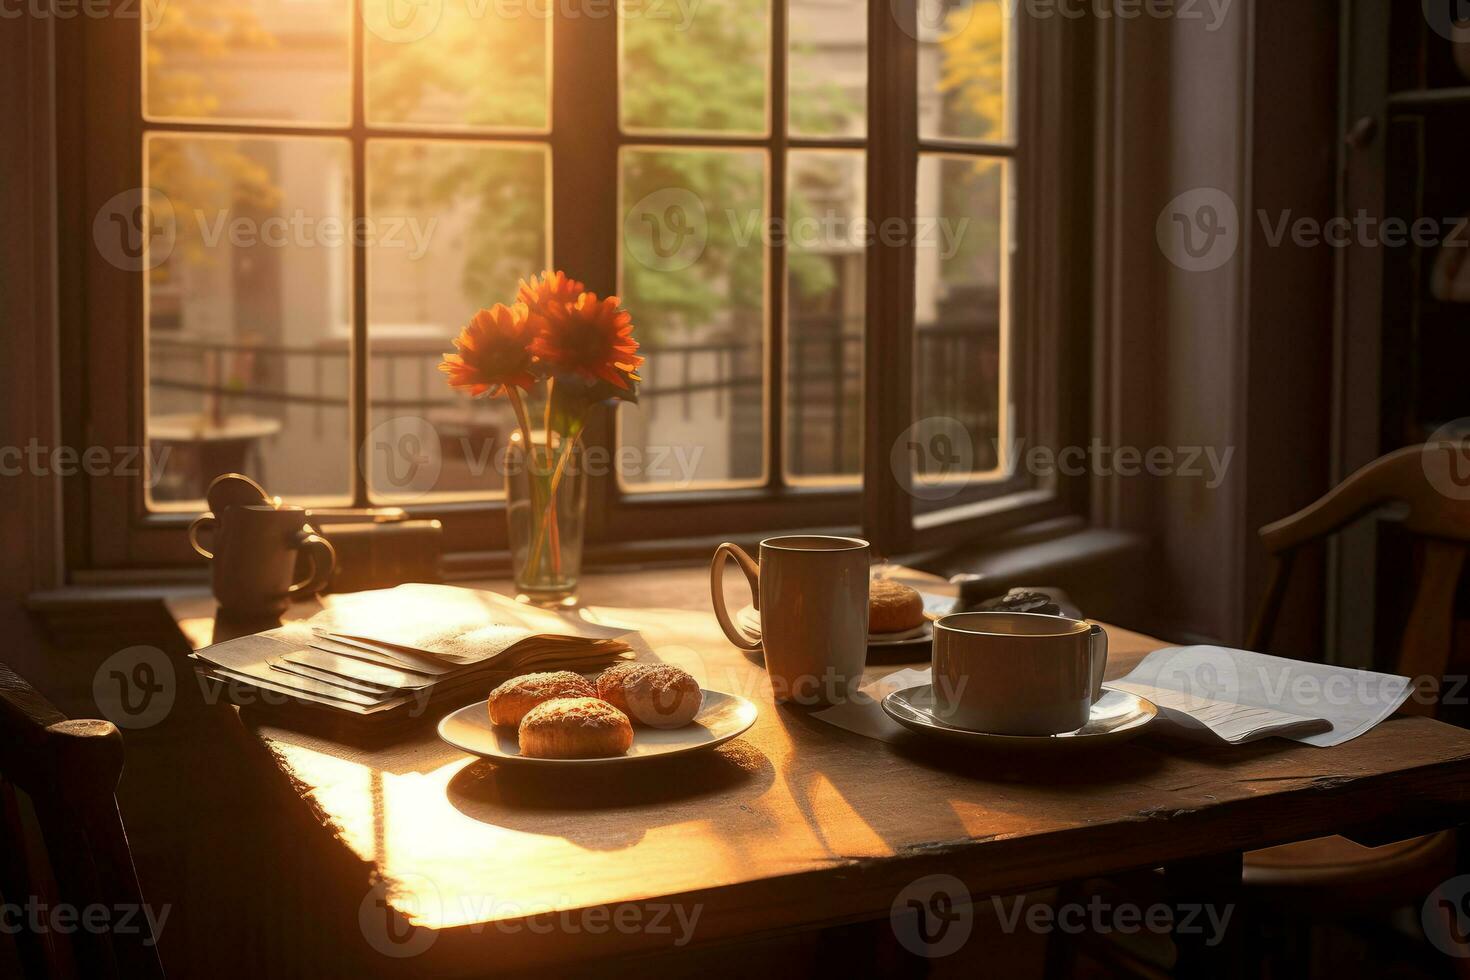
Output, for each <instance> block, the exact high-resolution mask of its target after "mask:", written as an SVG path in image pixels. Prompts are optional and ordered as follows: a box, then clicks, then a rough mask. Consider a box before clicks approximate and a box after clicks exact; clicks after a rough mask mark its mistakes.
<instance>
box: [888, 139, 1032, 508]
mask: <svg viewBox="0 0 1470 980" xmlns="http://www.w3.org/2000/svg"><path fill="white" fill-rule="evenodd" d="M1008 166H1009V165H1008V163H1007V162H1006V161H1004V160H997V159H988V158H974V157H953V156H936V155H928V154H926V155H924V156H922V157H920V159H919V181H918V210H917V214H918V215H919V221H918V224H917V226H916V227H915V230H914V231H915V244H916V248H915V261H916V263H917V266H916V269H915V293H916V305H915V311H914V330H915V334H914V410H915V413H916V414H915V420H916V421H915V427H914V430H913V432H912V436H913V438H912V439H911V440H910V446H909V451H910V453H911V459H912V460H913V461H914V474H915V481H916V483H917V484H918V485H919V487H920V488H922V487H923V486H924V485H925V484H933V483H937V482H942V481H943V480H945V479H946V478H947V477H950V476H954V475H956V474H964V473H985V472H989V471H993V470H995V469H996V467H997V466H998V465H999V457H1000V439H1001V434H1002V433H1003V432H1005V422H1004V419H1005V409H1004V406H1005V404H1006V400H1007V394H1008V393H1007V391H1006V371H1005V357H1006V331H1007V326H1006V308H1007V307H1006V304H1007V292H1008V287H1007V276H1008V270H1009V267H1010V261H1009V252H1010V248H1011V245H1010V228H1009V221H1008V220H1007V217H1006V215H1007V212H1008V210H1009V208H1008V205H1007V203H1006V201H1007V195H1008V193H1009V191H1008V189H1007V186H1006V185H1007V180H1008V177H1007V173H1006V171H1007V168H1008ZM921 495H922V494H921Z"/></svg>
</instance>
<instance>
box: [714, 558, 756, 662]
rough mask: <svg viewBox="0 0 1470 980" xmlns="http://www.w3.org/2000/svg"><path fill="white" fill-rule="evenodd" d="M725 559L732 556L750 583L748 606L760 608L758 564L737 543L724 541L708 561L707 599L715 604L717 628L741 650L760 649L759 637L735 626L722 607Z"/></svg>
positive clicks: (723, 602) (727, 612)
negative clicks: (749, 602)
mask: <svg viewBox="0 0 1470 980" xmlns="http://www.w3.org/2000/svg"><path fill="white" fill-rule="evenodd" d="M727 558H734V559H735V560H736V561H737V562H739V563H740V570H741V571H742V572H744V573H745V580H746V581H747V582H749V583H750V594H751V597H752V598H751V605H753V606H754V607H755V608H756V609H760V607H761V571H760V566H759V565H757V564H756V563H755V561H754V560H753V559H752V558H751V557H750V556H749V555H747V554H746V553H745V552H744V551H743V550H742V549H741V548H740V546H739V545H736V544H731V543H730V542H729V541H726V542H725V543H724V544H722V545H720V546H719V547H718V548H716V549H715V556H714V558H713V559H711V560H710V563H709V591H710V601H711V602H713V603H714V607H715V618H716V619H718V620H719V621H720V628H721V629H723V630H724V631H725V635H726V636H728V637H729V638H730V642H731V643H733V644H735V645H736V646H737V647H739V648H740V649H742V650H759V649H760V646H761V641H760V638H759V637H753V636H751V635H750V634H749V633H747V632H745V630H743V629H741V628H740V627H739V626H737V625H736V624H735V622H734V621H733V620H731V619H730V613H729V611H728V610H726V609H725V560H726V559H727Z"/></svg>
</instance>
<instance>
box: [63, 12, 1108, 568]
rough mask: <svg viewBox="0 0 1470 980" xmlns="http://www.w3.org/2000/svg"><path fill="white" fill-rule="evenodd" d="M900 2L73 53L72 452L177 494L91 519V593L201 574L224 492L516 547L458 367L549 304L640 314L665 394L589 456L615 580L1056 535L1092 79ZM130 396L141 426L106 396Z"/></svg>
mask: <svg viewBox="0 0 1470 980" xmlns="http://www.w3.org/2000/svg"><path fill="white" fill-rule="evenodd" d="M872 2H873V6H872V7H871V8H870V7H869V5H868V4H867V3H864V2H861V0H703V2H701V3H699V4H680V3H675V2H673V0H619V6H618V8H617V9H618V10H619V11H620V15H619V16H613V15H612V11H613V9H614V8H613V6H612V3H613V0H558V2H550V0H523V2H522V0H510V2H491V0H430V2H428V3H423V4H409V3H405V2H403V0H357V2H351V0H228V2H221V0H169V2H168V3H167V4H159V5H158V6H157V8H156V9H152V10H151V13H150V16H148V17H145V18H142V20H141V22H140V21H137V20H121V19H113V20H107V21H90V22H89V23H86V24H78V25H77V26H76V28H75V31H76V32H77V33H76V34H75V35H73V40H72V42H71V43H75V44H77V45H80V46H81V49H82V50H83V51H85V52H87V53H88V54H89V56H90V57H91V58H92V60H91V61H90V63H92V64H94V65H95V66H96V67H94V68H93V69H92V70H91V71H89V72H88V73H87V74H86V76H85V79H84V85H83V86H81V88H80V89H79V90H78V91H75V92H70V93H63V98H69V99H70V100H72V102H73V104H81V103H82V102H83V101H85V102H86V103H87V104H88V105H89V106H93V105H95V106H98V107H101V108H103V109H104V110H105V111H102V112H95V113H89V115H88V122H87V124H86V125H87V129H86V131H85V132H77V133H73V134H70V135H71V136H72V137H73V138H75V139H77V140H78V141H82V140H84V141H85V142H86V144H87V145H88V146H99V147H106V148H108V150H109V153H108V154H107V157H106V160H107V162H106V163H101V162H99V160H97V159H91V160H79V161H77V163H76V164H75V173H74V175H73V176H74V179H75V184H76V186H78V187H80V188H82V191H81V193H80V197H81V199H83V200H85V201H86V202H87V204H88V205H89V206H90V207H91V209H92V212H93V213H95V214H96V215H97V216H98V217H97V221H96V222H95V225H94V229H93V230H94V238H95V244H96V247H95V249H91V250H89V252H88V255H87V256H86V259H87V261H86V262H85V263H83V264H82V268H83V269H84V272H83V276H84V277H85V279H86V280H87V283H88V285H89V288H90V289H91V290H92V291H93V292H92V294H93V295H97V296H99V297H102V298H103V300H104V301H103V302H101V303H98V304H94V305H92V306H89V307H88V308H87V309H76V310H74V313H75V315H76V318H77V322H78V323H79V324H83V325H85V327H86V329H87V331H88V332H87V333H86V336H88V337H96V338H97V339H96V341H95V342H94V343H93V344H91V345H90V347H89V349H88V350H87V351H86V353H85V355H84V358H83V363H82V365H81V366H82V367H84V368H85V370H86V371H87V372H89V377H90V378H92V379H93V381H94V382H100V383H94V384H93V385H92V386H91V388H90V391H91V394H90V396H89V400H88V402H87V404H86V405H84V406H81V407H79V409H78V410H77V413H78V415H79V416H82V417H83V421H82V422H81V423H80V424H86V425H90V426H91V427H92V429H93V431H94V432H95V433H97V436H98V438H102V437H103V435H104V434H107V435H108V437H110V438H113V439H115V440H116V442H117V444H119V445H123V444H128V443H129V442H130V441H133V442H134V444H136V441H137V440H140V439H145V440H146V444H147V446H148V456H149V458H150V459H152V460H153V461H154V463H155V464H160V463H161V464H162V465H154V466H153V467H152V469H151V472H150V473H149V475H148V477H147V478H146V479H144V480H140V481H139V482H140V486H139V487H138V488H137V489H136V492H135V494H133V495H132V497H131V498H130V499H128V500H121V499H116V498H115V497H114V496H113V495H103V494H98V495H97V496H96V497H95V498H93V499H90V500H87V501H84V502H83V503H82V504H81V505H82V506H84V507H85V508H86V509H87V512H88V515H89V517H90V523H91V528H92V533H91V534H90V535H88V537H87V539H86V541H85V542H84V545H83V548H82V551H84V552H86V558H87V560H89V561H90V562H91V563H95V564H100V565H107V564H124V563H133V562H139V561H145V562H146V561H167V560H171V559H174V558H177V557H178V556H180V555H182V554H183V552H182V544H181V536H180V535H179V533H178V528H179V524H180V520H181V516H182V512H188V511H192V510H197V509H199V507H200V506H201V505H200V498H201V496H202V493H203V489H204V486H205V485H206V484H207V481H208V479H209V478H210V477H211V476H212V475H213V474H215V473H218V472H221V471H224V470H229V469H236V470H242V471H244V472H247V473H251V474H252V475H255V476H256V477H257V478H258V479H260V480H261V482H262V483H263V484H264V485H265V486H266V487H267V488H268V489H269V490H270V491H271V492H272V493H276V494H280V495H282V496H285V497H288V498H291V499H293V500H298V501H301V502H306V503H308V504H312V505H316V506H330V505H339V506H340V505H354V506H368V505H375V504H401V505H403V506H406V507H409V508H410V509H411V510H413V511H416V512H423V513H426V514H433V515H435V516H439V517H441V518H442V519H444V520H445V521H446V524H447V526H448V528H449V532H450V538H451V542H452V546H453V547H457V548H463V549H466V550H488V549H495V548H498V547H501V546H503V540H504V538H503V535H504V529H503V527H502V526H501V525H502V523H503V522H500V521H498V520H496V519H493V518H491V517H488V516H487V510H489V511H493V510H495V509H496V508H497V506H498V505H497V503H496V500H497V498H498V497H500V496H501V495H502V494H501V488H500V487H501V483H500V479H499V477H498V475H497V472H496V468H495V466H494V464H493V460H494V457H495V451H496V448H497V446H503V445H504V443H505V439H506V437H507V436H508V434H509V433H510V431H511V430H512V428H513V423H512V420H511V418H510V413H509V411H508V408H507V407H506V405H505V403H504V401H503V400H499V401H483V400H476V401H473V402H472V401H469V400H466V399H464V398H462V397H460V396H458V395H456V394H453V393H451V392H450V391H448V389H447V388H445V387H444V386H443V384H442V382H441V379H440V376H439V375H438V373H437V372H436V371H435V370H434V367H435V364H436V362H437V360H438V358H439V356H440V354H441V353H442V352H443V351H444V350H445V349H447V346H448V341H449V338H450V337H452V335H453V334H454V332H455V331H456V330H457V329H458V328H459V327H460V326H461V325H462V323H463V322H464V321H465V320H467V319H468V316H469V315H470V314H471V313H472V312H473V311H474V310H475V309H477V308H479V307H480V306H485V305H489V304H490V303H492V302H495V301H497V300H503V299H507V298H509V296H510V294H511V293H512V292H513V288H514V283H515V280H516V278H517V277H519V276H522V275H527V274H530V273H531V272H533V271H535V270H539V269H540V268H542V267H543V266H547V265H552V266H555V267H560V268H565V269H567V270H568V271H569V272H571V273H573V274H574V275H576V276H578V277H580V278H583V279H585V280H586V281H587V282H588V285H589V288H592V289H595V290H597V291H599V292H602V293H608V292H613V291H616V292H617V293H618V294H619V295H620V296H622V297H623V300H624V303H625V305H626V306H627V307H628V308H629V309H631V310H632V311H633V313H634V316H635V322H636V323H637V325H638V330H639V337H640V340H641V341H642V343H643V345H644V348H645V350H644V353H645V354H647V356H648V361H647V364H646V365H645V370H644V379H645V381H644V386H643V390H642V398H641V401H640V404H638V405H624V406H621V407H620V408H619V410H618V412H617V413H616V416H615V417H613V418H611V419H610V420H609V421H608V423H607V424H604V425H597V426H594V427H593V429H592V430H591V431H589V433H588V440H589V443H590V444H592V445H601V446H604V447H606V449H607V450H608V455H607V457H606V458H607V459H608V460H609V466H608V469H607V472H605V473H603V474H600V475H597V474H594V480H593V485H592V493H591V494H590V499H591V500H592V501H593V505H592V506H593V513H592V514H591V519H590V525H589V526H590V529H591V534H592V541H593V543H594V545H595V544H596V542H598V541H601V542H604V543H610V544H611V543H616V542H618V541H631V540H646V539H648V538H650V537H659V538H677V537H693V536H700V535H713V534H717V533H719V534H728V533H741V532H758V531H762V530H767V529H775V528H780V527H817V526H828V527H835V526H841V527H855V526H859V525H862V526H864V527H865V528H866V529H867V530H868V532H869V533H870V534H872V535H875V536H876V537H877V538H878V539H879V541H880V547H884V548H885V549H887V550H896V549H898V548H902V547H909V546H914V545H918V544H923V543H924V541H925V535H926V534H928V533H930V532H931V531H934V530H936V529H940V530H943V529H946V528H948V529H950V530H952V529H953V528H954V527H955V526H956V522H959V525H960V526H968V525H967V524H966V523H965V522H968V521H972V520H975V519H981V518H984V519H987V520H993V519H994V516H995V515H997V514H1000V513H1003V512H1004V513H1006V514H1010V515H1012V516H1016V515H1024V514H1033V515H1034V513H1035V512H1036V511H1035V510H1034V507H1035V506H1036V505H1046V506H1058V505H1059V504H1060V502H1061V495H1059V493H1058V492H1057V491H1058V488H1057V485H1056V484H1055V482H1054V481H1051V480H1050V479H1049V478H1046V477H1039V476H1036V475H1027V474H1024V473H1019V472H1018V471H1017V467H1016V465H1015V464H1016V462H1017V459H1018V453H1017V452H1016V450H1017V448H1018V447H1019V446H1020V445H1022V444H1023V443H1024V441H1025V439H1026V438H1028V437H1029V438H1031V439H1033V440H1042V439H1045V438H1047V436H1048V434H1049V432H1050V431H1052V430H1054V429H1055V426H1056V424H1057V422H1058V420H1059V419H1060V418H1061V417H1062V415H1063V414H1064V413H1062V412H1060V411H1058V410H1057V409H1056V408H1055V407H1054V405H1055V402H1056V401H1057V398H1058V394H1057V393H1058V391H1059V389H1060V388H1061V387H1062V385H1063V384H1064V379H1065V378H1066V376H1067V368H1066V365H1065V363H1064V358H1063V357H1061V356H1059V345H1058V341H1057V339H1056V336H1057V334H1056V324H1057V323H1058V322H1060V320H1061V318H1062V310H1063V305H1064V304H1063V302H1062V300H1060V299H1058V298H1057V297H1058V296H1064V293H1065V291H1064V290H1062V289H1061V288H1060V287H1059V285H1058V284H1059V282H1060V272H1059V270H1061V269H1064V268H1066V266H1065V264H1064V263H1063V262H1061V261H1060V260H1059V258H1058V255H1059V253H1060V245H1059V244H1058V242H1060V240H1061V237H1062V236H1060V235H1054V236H1053V237H1050V238H1048V237H1045V236H1046V233H1047V228H1048V225H1047V224H1046V222H1048V221H1049V222H1052V223H1053V224H1052V225H1051V226H1050V227H1051V228H1052V229H1053V230H1055V229H1056V228H1059V227H1060V217H1059V212H1060V209H1059V202H1061V203H1065V201H1066V200H1067V199H1068V198H1067V196H1066V195H1067V194H1069V193H1070V192H1071V190H1070V187H1071V185H1070V184H1069V183H1068V180H1067V173H1066V172H1065V171H1064V170H1063V168H1062V166H1061V164H1060V162H1059V161H1061V160H1063V159H1064V157H1062V156H1061V155H1060V154H1061V152H1062V150H1061V148H1062V147H1063V146H1065V145H1067V144H1066V138H1067V137H1066V133H1067V130H1066V129H1065V128H1064V127H1062V126H1061V122H1062V121H1063V120H1065V119H1067V118H1070V114H1069V113H1068V112H1067V111H1065V108H1066V107H1065V102H1066V97H1067V92H1068V90H1067V88H1066V83H1067V81H1068V79H1069V78H1070V77H1072V72H1073V69H1072V68H1068V67H1067V66H1066V65H1065V64H1064V61H1065V59H1066V58H1067V57H1069V56H1068V55H1067V52H1068V51H1070V50H1074V49H1078V48H1080V47H1081V46H1080V45H1079V44H1077V43H1076V42H1075V41H1073V42H1067V41H1066V40H1065V38H1064V37H1063V33H1064V25H1063V24H1061V23H1060V22H1059V23H1056V24H1052V23H1049V22H1044V21H1036V20H1028V21H1027V22H1026V23H1018V22H1017V21H1016V19H1015V18H1014V17H1013V16H1012V15H1011V14H1010V13H1009V12H1008V11H1009V10H1010V6H1009V5H1006V4H1004V3H1003V2H1002V0H918V2H917V3H913V2H911V0H872ZM81 20H85V19H81ZM1077 29H1078V30H1080V29H1081V28H1077ZM1048 38H1050V40H1048ZM1069 44H1070V46H1069ZM1040 78H1047V79H1049V80H1052V81H1053V82H1055V83H1056V84H1055V85H1054V86H1053V88H1052V89H1048V90H1047V91H1048V93H1049V94H1048V95H1047V97H1046V98H1045V99H1042V98H1039V97H1037V98H1032V97H1031V93H1033V92H1035V93H1039V92H1041V90H1042V89H1041V86H1040V84H1039V82H1037V81H1036V80H1037V79H1040ZM116 79H129V80H131V81H130V82H128V84H118V83H116V81H115V80H116ZM1043 160H1044V161H1046V163H1047V165H1046V166H1041V165H1040V161H1043ZM875 175H877V176H876V177H875ZM128 188H133V190H131V191H129V190H128ZM1048 193H1050V198H1049V200H1048V201H1047V202H1046V203H1045V204H1043V202H1042V198H1043V196H1044V195H1047V194H1048ZM114 238H115V239H116V242H117V243H119V244H116V245H115V244H114V241H113V239H114ZM119 248H120V249H121V252H119V251H118V249H119ZM1043 252H1044V253H1045V255H1046V257H1047V260H1046V261H1038V259H1037V257H1038V256H1040V255H1042V254H1043ZM119 255H121V258H119ZM1028 297H1032V298H1035V299H1036V300H1037V301H1036V302H1029V301H1028ZM112 310H121V311H123V315H122V316H114V315H112V313H111V312H110V311H112ZM104 311H108V312H106V313H104ZM119 364H126V365H128V372H129V373H128V377H129V378H131V379H134V380H136V381H137V382H138V384H137V385H136V386H135V387H133V388H128V387H126V386H118V385H117V384H116V380H117V377H116V375H115V374H114V375H112V383H111V384H108V383H106V379H108V377H109V372H110V371H115V370H116V366H117V365H119ZM136 392H143V393H145V394H144V395H143V397H141V398H135V397H133V394H134V393H136ZM93 441H95V440H93ZM355 447H360V448H355ZM1021 505H1025V506H1021ZM1027 507H1030V508H1032V509H1030V510H1027V509H1026V508H1027ZM120 527H125V528H127V529H128V530H127V531H126V532H125V533H123V532H120V531H119V530H118V529H119V528H120ZM650 527H653V528H656V530H654V531H650V530H649V528H650ZM945 533H948V532H947V531H946V532H945ZM75 550H76V549H74V553H75Z"/></svg>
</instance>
